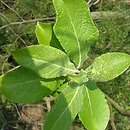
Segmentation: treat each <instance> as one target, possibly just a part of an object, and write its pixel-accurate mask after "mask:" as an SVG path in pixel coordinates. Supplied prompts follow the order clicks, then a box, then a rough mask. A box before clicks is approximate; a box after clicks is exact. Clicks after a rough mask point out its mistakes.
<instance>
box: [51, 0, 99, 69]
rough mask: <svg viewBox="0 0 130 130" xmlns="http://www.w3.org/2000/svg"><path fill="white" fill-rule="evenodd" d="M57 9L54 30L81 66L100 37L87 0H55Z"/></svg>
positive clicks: (67, 50) (77, 64) (72, 58)
mask: <svg viewBox="0 0 130 130" xmlns="http://www.w3.org/2000/svg"><path fill="white" fill-rule="evenodd" d="M53 3H54V7H55V10H56V23H55V26H54V32H55V34H56V36H57V38H58V40H59V41H60V43H61V45H62V47H63V48H64V49H65V51H66V52H67V53H68V55H69V56H70V58H71V60H73V61H74V62H75V64H76V66H77V68H79V67H80V66H81V65H82V63H83V61H84V60H85V59H86V55H87V52H88V49H89V47H90V46H91V45H92V44H93V43H94V42H95V41H97V39H98V30H97V29H96V27H95V26H94V23H93V21H92V19H91V16H90V11H89V7H88V5H87V3H86V2H85V0H53Z"/></svg>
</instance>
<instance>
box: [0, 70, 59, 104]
mask: <svg viewBox="0 0 130 130" xmlns="http://www.w3.org/2000/svg"><path fill="white" fill-rule="evenodd" d="M42 80H43V79H42V78H40V77H39V76H37V75H36V74H35V73H34V72H33V71H30V70H28V69H25V68H18V69H16V70H14V71H10V72H8V73H7V74H5V75H4V76H3V77H2V80H1V84H0V85H1V86H0V87H1V90H2V94H4V95H5V97H6V98H7V99H9V100H11V101H13V102H17V103H33V102H36V101H39V100H41V99H43V98H44V97H45V96H49V95H50V94H51V93H52V91H54V90H55V89H56V88H57V87H59V86H60V85H59V84H58V81H50V82H45V81H42Z"/></svg>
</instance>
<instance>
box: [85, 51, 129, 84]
mask: <svg viewBox="0 0 130 130" xmlns="http://www.w3.org/2000/svg"><path fill="white" fill-rule="evenodd" d="M129 66H130V55H128V54H125V53H119V52H113V53H107V54H103V55H101V56H99V57H97V58H96V59H95V60H94V62H93V63H92V65H91V66H90V67H89V68H88V69H87V70H86V72H87V75H88V77H89V78H91V79H93V80H95V81H101V82H105V81H108V80H111V79H114V78H116V77H117V76H119V75H120V74H122V73H123V72H124V71H126V70H127V69H128V67H129Z"/></svg>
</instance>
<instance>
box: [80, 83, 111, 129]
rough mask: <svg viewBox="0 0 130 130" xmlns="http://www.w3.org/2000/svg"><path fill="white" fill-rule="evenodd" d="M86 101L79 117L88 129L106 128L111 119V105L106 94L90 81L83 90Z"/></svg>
mask: <svg viewBox="0 0 130 130" xmlns="http://www.w3.org/2000/svg"><path fill="white" fill-rule="evenodd" d="M83 96H84V101H83V105H82V109H81V111H80V113H79V114H78V115H79V119H80V120H81V122H82V123H83V124H84V126H85V127H86V128H87V130H105V128H106V126H107V124H108V121H109V115H110V111H109V107H108V104H107V101H106V99H105V96H104V94H103V93H102V92H101V91H100V89H98V88H97V87H96V85H95V83H93V82H91V81H89V82H87V83H86V86H85V88H84V90H83Z"/></svg>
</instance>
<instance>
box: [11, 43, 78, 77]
mask: <svg viewBox="0 0 130 130" xmlns="http://www.w3.org/2000/svg"><path fill="white" fill-rule="evenodd" d="M12 54H13V56H14V58H15V59H16V61H17V62H18V63H19V64H20V65H21V66H24V67H26V68H29V69H31V70H33V71H35V72H36V73H37V74H39V75H40V76H41V77H43V78H56V77H60V76H67V75H75V73H76V72H79V71H78V70H76V69H75V67H74V65H73V64H72V63H71V62H70V61H69V58H68V56H67V55H66V54H65V53H64V52H62V51H61V50H58V49H56V48H53V47H51V46H42V45H35V46H29V47H26V48H24V49H21V50H18V51H15V52H13V53H12Z"/></svg>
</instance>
